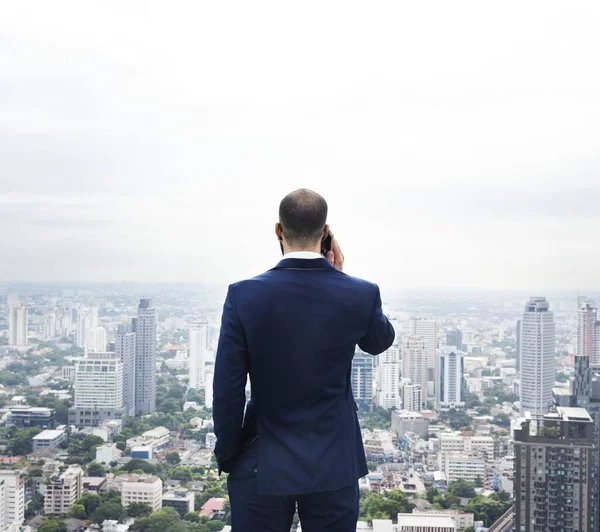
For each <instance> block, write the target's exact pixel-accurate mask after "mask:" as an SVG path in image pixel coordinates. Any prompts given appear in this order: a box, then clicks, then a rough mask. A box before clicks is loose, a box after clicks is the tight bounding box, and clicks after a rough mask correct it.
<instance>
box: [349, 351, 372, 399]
mask: <svg viewBox="0 0 600 532" xmlns="http://www.w3.org/2000/svg"><path fill="white" fill-rule="evenodd" d="M350 380H351V383H352V394H353V395H354V400H355V401H356V404H357V405H358V406H359V408H361V409H365V410H370V409H371V407H372V406H373V356H372V355H369V354H368V353H364V352H363V351H361V350H360V349H358V348H357V349H356V352H355V353H354V358H353V359H352V372H351V375H350Z"/></svg>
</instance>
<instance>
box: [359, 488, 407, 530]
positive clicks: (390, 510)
mask: <svg viewBox="0 0 600 532" xmlns="http://www.w3.org/2000/svg"><path fill="white" fill-rule="evenodd" d="M413 508H414V505H413V504H411V503H410V502H409V501H408V499H407V497H406V495H405V494H404V493H403V492H401V491H397V490H394V491H389V492H387V493H386V494H385V495H381V494H379V493H376V492H371V493H370V494H369V495H367V496H366V497H365V498H363V499H361V501H360V515H361V517H364V518H366V519H367V521H369V522H372V521H373V519H392V520H393V521H394V522H395V521H396V520H397V518H398V514H399V513H409V512H411V511H412V509H413Z"/></svg>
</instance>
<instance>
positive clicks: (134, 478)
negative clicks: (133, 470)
mask: <svg viewBox="0 0 600 532" xmlns="http://www.w3.org/2000/svg"><path fill="white" fill-rule="evenodd" d="M162 488H163V483H162V480H161V479H160V478H159V477H155V476H153V475H135V474H134V475H129V478H128V479H127V480H126V481H125V482H123V486H122V487H121V499H122V500H123V506H125V507H126V508H127V507H128V506H129V505H130V504H134V503H143V504H146V505H148V506H150V508H152V511H153V512H157V511H158V510H160V509H161V508H162V492H163V490H162Z"/></svg>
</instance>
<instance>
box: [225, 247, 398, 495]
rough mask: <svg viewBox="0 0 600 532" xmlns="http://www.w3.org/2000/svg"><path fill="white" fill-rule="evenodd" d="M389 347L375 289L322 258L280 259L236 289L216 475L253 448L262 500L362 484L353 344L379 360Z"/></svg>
mask: <svg viewBox="0 0 600 532" xmlns="http://www.w3.org/2000/svg"><path fill="white" fill-rule="evenodd" d="M393 341H394V329H393V327H392V326H391V324H390V323H389V321H388V320H387V318H386V317H385V316H384V315H383V312H382V308H381V297H380V295H379V288H378V287H377V285H375V284H373V283H370V282H367V281H364V280H362V279H357V278H355V277H351V276H349V275H346V274H345V273H342V272H340V271H339V270H337V269H335V268H334V267H333V266H332V265H331V264H330V263H329V261H327V259H325V258H321V259H292V258H288V259H285V258H284V259H283V260H282V261H281V262H280V263H279V264H278V265H277V266H276V267H275V268H273V269H272V270H269V271H268V272H266V273H264V274H262V275H259V276H258V277H255V278H254V279H250V280H247V281H241V282H239V283H235V284H232V285H231V286H230V287H229V291H228V293H227V299H226V301H225V306H224V309H223V319H222V324H221V333H220V336H219V345H218V349H217V356H216V361H215V374H214V383H213V384H214V390H213V393H214V395H213V417H214V425H215V434H216V436H217V443H216V448H215V455H216V457H217V461H218V463H219V468H220V471H221V470H222V471H225V472H230V471H231V469H232V468H233V467H234V465H235V462H236V460H237V458H238V457H239V456H240V454H241V453H242V452H243V449H244V447H245V446H247V445H249V444H250V443H251V442H253V441H254V440H256V442H255V443H254V445H257V492H258V494H264V495H295V494H304V493H316V492H321V491H330V490H336V489H340V488H343V487H346V486H351V485H353V484H354V483H355V482H357V481H358V479H359V478H360V477H363V476H365V475H366V474H367V473H368V469H367V463H366V460H365V453H364V449H363V444H362V438H361V433H360V427H359V424H358V416H357V407H356V403H355V401H354V397H353V395H352V387H351V384H350V375H351V368H352V358H353V357H354V351H355V348H356V345H357V344H358V345H359V347H360V348H361V349H362V350H363V351H365V352H367V353H370V354H372V355H378V354H379V353H382V352H383V351H385V350H386V349H387V348H388V347H390V345H391V344H392V342H393ZM247 375H250V382H251V390H252V392H251V400H250V402H249V403H248V406H247V408H246V412H245V415H244V409H245V406H246V405H245V403H246V396H245V386H246V376H247Z"/></svg>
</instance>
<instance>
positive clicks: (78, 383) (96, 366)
mask: <svg viewBox="0 0 600 532" xmlns="http://www.w3.org/2000/svg"><path fill="white" fill-rule="evenodd" d="M74 388H75V405H74V406H73V407H71V408H70V409H69V423H70V424H72V425H76V426H86V427H89V426H97V425H100V424H101V423H102V422H104V421H106V420H109V419H122V418H123V417H126V413H125V409H124V407H123V363H122V362H121V360H120V359H119V357H118V355H117V354H116V353H88V354H87V355H86V356H85V358H82V359H81V360H79V361H78V362H77V364H76V365H75V383H74Z"/></svg>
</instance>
